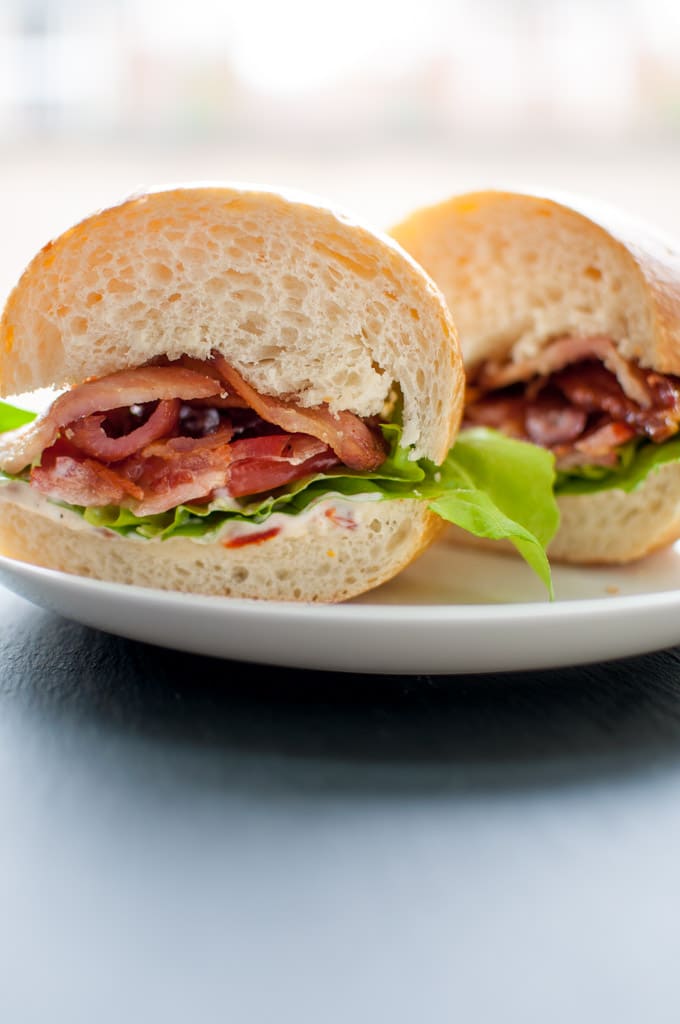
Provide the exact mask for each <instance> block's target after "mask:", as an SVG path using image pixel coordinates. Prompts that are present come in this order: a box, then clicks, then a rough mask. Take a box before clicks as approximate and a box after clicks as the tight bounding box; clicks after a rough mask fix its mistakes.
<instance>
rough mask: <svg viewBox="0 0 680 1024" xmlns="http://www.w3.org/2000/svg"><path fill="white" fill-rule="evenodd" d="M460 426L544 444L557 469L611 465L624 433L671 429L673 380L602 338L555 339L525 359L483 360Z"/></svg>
mask: <svg viewBox="0 0 680 1024" xmlns="http://www.w3.org/2000/svg"><path fill="white" fill-rule="evenodd" d="M464 425H465V426H488V427H493V428H495V429H497V430H501V431H503V432H504V433H506V434H508V435H509V436H511V437H516V438H519V439H521V440H527V441H531V442H533V443H534V444H538V445H541V446H542V447H545V448H548V449H550V450H551V451H552V452H553V453H554V454H555V460H556V465H557V468H558V469H567V468H571V467H575V466H579V465H602V466H615V465H616V463H617V459H618V456H617V451H618V449H619V448H620V446H621V445H622V444H625V443H626V442H627V441H630V440H631V439H632V438H634V437H642V438H647V439H648V440H651V441H653V442H656V443H659V442H661V441H665V440H667V439H668V438H669V437H672V436H673V435H674V434H676V433H677V432H678V428H679V425H680V378H678V377H674V376H671V375H665V374H659V373H656V372H654V371H652V370H646V369H645V368H643V367H640V366H637V365H636V364H634V363H631V362H628V361H626V360H625V359H623V357H622V356H621V355H620V353H619V352H618V350H617V349H616V347H615V346H614V343H613V342H612V341H611V340H610V339H608V338H603V337H595V338H572V337H568V338H561V339H558V340H556V341H555V342H553V343H552V344H551V345H549V346H547V347H546V348H545V349H544V350H543V352H541V353H540V354H539V355H538V356H536V357H534V358H533V359H531V360H522V361H519V362H517V363H508V364H498V363H487V364H486V365H485V366H483V367H482V368H481V369H480V371H479V372H478V373H477V375H476V376H475V377H474V379H473V380H472V381H471V386H470V390H469V400H468V402H467V404H466V409H465V418H464Z"/></svg>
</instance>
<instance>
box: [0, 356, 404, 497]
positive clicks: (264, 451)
mask: <svg viewBox="0 0 680 1024" xmlns="http://www.w3.org/2000/svg"><path fill="white" fill-rule="evenodd" d="M154 403H155V407H154ZM204 403H205V404H204ZM136 406H140V407H142V411H141V412H140V411H139V410H138V409H136V408H135V407H136ZM144 406H151V407H152V411H151V413H150V414H148V416H147V418H146V420H145V421H144V422H142V423H141V425H138V424H139V423H140V419H141V417H142V416H143V415H144V414H145V413H148V410H146V409H144V408H143V407H144ZM227 408H228V409H229V410H230V412H226V411H224V410H225V409H227ZM303 428H306V429H303ZM307 428H308V429H307ZM1 444H2V447H0V459H1V460H2V461H0V467H1V468H3V469H5V470H7V471H9V472H16V471H19V470H20V469H22V468H23V467H24V466H25V465H27V463H28V462H30V461H33V460H34V459H35V458H36V456H37V455H40V454H41V453H42V459H41V465H40V466H37V467H36V468H34V469H33V470H32V472H31V481H32V483H33V484H34V486H35V487H36V488H37V489H38V490H39V491H41V493H44V494H46V495H47V496H48V497H50V498H52V499H53V500H56V501H62V502H66V503H69V504H74V505H83V506H98V505H110V504H114V505H122V506H124V507H127V508H130V509H131V510H132V511H133V512H134V513H135V514H136V515H139V516H145V515H153V514H155V513H160V512H165V511H167V510H169V509H172V508H175V507H176V506H177V505H181V504H186V503H192V502H195V503H202V502H207V501H210V500H211V499H212V497H213V496H214V495H215V494H216V493H226V494H229V495H231V496H233V497H247V496H249V495H255V494H261V493H264V492H268V491H271V490H274V489H276V488H278V487H281V486H283V485H285V484H287V483H290V482H292V481H294V480H298V479H300V478H301V477H303V476H306V475H308V474H314V473H320V472H324V471H327V470H329V469H332V468H335V467H337V466H340V465H341V464H342V462H344V463H345V464H346V465H348V466H349V467H350V468H360V469H371V468H374V467H375V466H377V465H379V464H380V463H381V462H382V461H383V460H384V458H385V454H386V452H385V448H384V446H383V443H382V440H381V438H380V437H379V435H378V434H377V432H375V431H374V430H373V429H372V428H371V427H369V426H368V425H367V424H366V423H364V422H363V421H362V420H360V419H359V418H358V417H357V416H355V415H353V414H352V413H340V414H339V415H337V416H336V415H332V414H331V413H330V410H329V409H328V408H326V407H320V408H316V409H298V408H297V407H296V406H295V404H294V403H293V402H292V401H281V400H278V399H274V398H270V397H266V396H260V395H258V394H257V392H256V391H254V389H253V388H251V387H250V386H249V385H248V384H246V382H245V381H244V380H243V379H242V378H241V377H240V375H239V374H237V373H236V371H234V370H233V369H232V368H231V367H230V366H229V364H228V363H226V361H225V360H224V359H222V357H219V356H217V357H215V359H213V360H212V361H211V362H209V363H205V362H203V361H201V360H194V359H188V358H184V359H182V360H181V361H177V362H174V363H171V362H169V361H168V360H167V359H160V360H158V361H157V362H156V363H154V364H153V365H150V366H147V367H141V368H140V369H138V370H125V371H120V372H119V373H114V374H110V375H109V376H108V377H102V378H99V379H92V380H90V381H87V382H85V383H84V384H82V385H80V386H79V387H76V388H73V389H72V390H71V391H69V392H66V393H65V394H63V395H61V396H60V397H59V398H58V399H57V400H56V401H55V402H54V404H53V405H52V407H51V408H50V409H49V411H48V412H47V413H46V414H44V415H43V416H42V417H40V419H38V420H37V421H35V423H34V424H33V425H32V426H31V428H28V429H26V430H24V431H15V432H13V433H11V434H7V435H5V437H4V438H3V440H2V442H1Z"/></svg>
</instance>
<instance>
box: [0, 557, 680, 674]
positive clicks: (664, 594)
mask: <svg viewBox="0 0 680 1024" xmlns="http://www.w3.org/2000/svg"><path fill="white" fill-rule="evenodd" d="M554 579H555V588H556V600H555V601H554V602H552V603H551V602H549V601H548V599H547V597H546V596H545V592H544V591H543V589H542V587H541V585H540V583H538V581H537V580H536V579H535V577H534V576H533V574H532V573H531V572H530V570H529V569H528V568H527V567H526V566H525V564H524V562H522V561H521V560H520V559H519V558H514V557H512V556H509V555H506V554H502V553H496V552H489V551H482V550H473V549H471V548H465V547H457V546H455V545H453V544H451V543H445V542H442V543H439V544H437V545H435V546H434V547H432V548H430V550H429V551H427V552H426V553H425V554H424V555H423V556H421V557H420V558H419V559H418V560H417V561H416V562H414V563H413V565H411V566H410V567H409V568H408V569H407V570H406V571H405V572H403V573H402V574H401V575H400V576H398V577H396V578H395V579H394V580H392V581H390V582H389V583H387V584H385V585H384V586H382V587H379V588H378V589H376V590H374V591H372V592H370V593H368V594H364V595H362V596H361V597H360V598H356V599H355V600H353V601H350V602H347V603H345V604H340V605H310V604H297V603H279V602H265V601H250V600H234V599H230V598H217V597H195V596H191V595H186V594H174V593H167V592H164V591H160V590H150V589H145V588H142V587H130V586H124V585H120V584H112V583H102V582H100V581H97V580H90V579H83V578H80V577H78V576H70V575H67V574H64V573H59V572H54V571H52V570H49V569H40V568H37V567H35V566H31V565H26V564H24V563H21V562H16V561H13V560H12V559H8V558H2V557H0V580H1V581H2V582H3V583H4V584H5V585H6V586H7V587H8V588H9V589H10V590H12V591H14V592H15V593H17V594H19V595H21V596H22V597H25V598H27V599H28V600H29V601H32V602H33V603H34V604H37V605H40V606H42V607H44V608H47V609H50V610H53V611H56V612H58V613H59V614H61V615H64V616H66V617H67V618H70V619H73V620H75V621H77V622H81V623H84V624H85V625H88V626H93V627H95V628H97V629H102V630H105V631H106V632H109V633H113V634H116V635H119V636H124V637H129V638H132V639H135V640H142V641H146V642H147V643H151V644H156V645H160V646H163V647H170V648H174V649H176V650H184V651H191V652H194V653H198V654H205V655H211V656H214V657H218V658H230V659H235V660H241V661H247V662H257V663H263V664H271V665H281V666H287V667H296V668H304V669H321V670H330V671H335V672H365V673H387V674H416V675H421V674H422V675H449V674H451V675H455V674H459V673H468V672H472V673H478V672H498V671H515V670H522V669H535V668H554V667H558V666H560V665H577V664H584V663H587V662H595V661H603V660H609V659H615V658H621V657H625V656H627V655H633V654H641V653H644V652H647V651H652V650H659V649H661V648H664V647H670V646H672V645H674V644H676V643H680V589H678V588H680V551H679V550H677V549H670V550H668V551H665V552H663V553H659V554H656V555H653V556H652V557H650V558H647V559H645V560H644V561H643V562H639V563H638V564H636V565H633V566H627V567H622V568H613V569H611V568H608V569H588V570H585V569H577V568H572V567H554Z"/></svg>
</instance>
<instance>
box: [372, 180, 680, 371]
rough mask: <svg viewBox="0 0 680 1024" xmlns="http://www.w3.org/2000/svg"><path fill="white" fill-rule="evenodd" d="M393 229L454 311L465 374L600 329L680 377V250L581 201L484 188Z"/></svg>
mask: <svg viewBox="0 0 680 1024" xmlns="http://www.w3.org/2000/svg"><path fill="white" fill-rule="evenodd" d="M390 234H391V235H392V236H393V237H394V238H395V239H396V240H397V241H398V242H399V243H400V244H401V245H403V246H404V248H406V249H407V250H408V251H409V253H410V254H411V255H412V256H414V257H415V259H416V260H418V262H419V263H421V264H422V266H423V267H424V268H425V269H426V270H427V272H428V273H429V274H431V275H432V277H433V278H434V280H435V281H436V282H437V284H438V286H439V287H440V288H441V289H442V291H443V292H444V295H445V296H446V298H447V300H448V302H449V303H450V305H451V307H452V308H453V309H454V310H455V317H456V326H457V328H458V330H459V332H460V336H461V344H462V348H463V354H464V358H465V364H466V368H467V370H468V372H469V373H470V375H472V376H474V372H475V370H476V368H477V367H478V366H479V365H480V364H481V363H482V362H484V361H485V360H487V359H493V360H503V359H505V358H507V357H508V355H510V354H511V357H512V359H513V360H515V361H518V362H519V361H521V360H523V359H525V358H527V359H529V358H532V357H534V356H536V355H537V354H538V353H539V352H540V350H541V349H542V348H543V347H544V346H545V345H546V344H548V343H549V342H550V341H551V340H553V339H555V338H557V337H560V336H563V335H578V336H581V337H587V336H593V335H599V334H603V335H607V336H608V337H610V338H611V339H612V340H613V341H614V342H615V343H616V344H617V346H618V348H619V350H620V352H621V354H622V355H623V356H624V357H625V358H627V359H632V360H636V361H637V362H639V363H640V364H641V365H642V366H646V367H651V368H653V369H655V370H658V371H659V372H661V373H671V374H680V250H679V248H678V246H677V244H674V243H673V242H671V241H669V240H668V239H666V238H664V237H663V236H662V235H661V233H659V232H655V231H654V230H653V229H651V228H650V227H649V226H647V225H646V224H643V223H641V222H639V221H637V220H635V219H634V218H631V217H628V216H626V215H625V214H623V213H621V212H619V211H618V210H614V209H611V208H609V207H608V206H606V205H605V204H601V203H597V202H595V201H592V200H590V199H584V198H582V197H577V196H573V195H566V194H558V193H553V194H551V195H540V196H539V195H531V194H528V193H523V192H505V191H485V192H470V193H467V194H463V195H458V196H455V197H454V198H452V199H448V200H446V201H444V202H441V203H435V204H433V205H431V206H427V207H424V208H422V209H420V210H418V211H416V212H414V213H413V214H411V215H410V216H409V217H407V218H406V219H405V220H403V221H402V222H401V223H400V224H397V225H396V226H395V227H393V228H392V229H391V231H390Z"/></svg>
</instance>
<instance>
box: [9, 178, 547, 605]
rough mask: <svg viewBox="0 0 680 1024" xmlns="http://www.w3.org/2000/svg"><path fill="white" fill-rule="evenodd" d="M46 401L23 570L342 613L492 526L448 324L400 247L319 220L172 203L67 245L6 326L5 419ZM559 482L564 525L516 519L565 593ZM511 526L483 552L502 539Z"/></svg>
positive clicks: (152, 195) (279, 205) (23, 513)
mask: <svg viewBox="0 0 680 1024" xmlns="http://www.w3.org/2000/svg"><path fill="white" fill-rule="evenodd" d="M44 388H48V389H52V391H53V392H54V394H55V396H56V397H55V399H54V401H53V402H52V403H51V404H50V405H49V406H48V407H47V408H46V409H45V410H44V411H43V412H42V413H41V414H40V416H38V417H37V418H35V419H33V420H32V422H26V423H24V424H23V425H22V423H21V421H22V420H29V419H30V416H29V415H24V414H22V412H21V411H18V410H17V409H16V407H15V406H9V405H5V406H4V407H2V408H0V431H3V430H4V431H5V432H4V433H0V551H1V552H2V553H4V554H7V555H10V556H11V557H14V558H17V559H22V560H25V561H29V562H32V563H35V564H38V565H43V566H47V567H50V568H56V569H60V570H63V571H66V572H71V573H76V574H80V575H85V576H92V577H96V578H100V579H104V580H110V581H116V582H122V583H131V584H138V585H142V586H151V587H159V588H162V589H172V590H180V591H189V592H195V593H203V594H219V595H226V596H237V597H248V598H261V599H270V600H296V601H324V602H337V601H343V600H347V599H349V598H351V597H353V596H355V595H357V594H360V593H362V592H364V591H366V590H368V589H371V588H373V587H376V586H377V585H379V584H380V583H382V582H384V581H386V580H388V579H390V578H391V577H392V576H394V575H395V574H396V573H397V572H399V571H400V570H401V569H403V568H404V567H405V566H406V565H407V564H409V562H411V561H412V560H413V559H414V558H415V557H416V556H417V555H418V554H419V553H420V552H421V551H422V550H423V549H424V548H425V547H426V546H427V545H428V544H429V543H430V542H431V541H432V540H433V539H434V537H435V536H436V535H437V533H438V532H439V530H440V529H441V528H442V526H443V525H444V523H445V521H447V520H449V521H450V520H451V519H452V517H453V519H454V520H457V521H459V522H461V524H462V525H465V523H466V522H467V520H468V519H470V511H469V505H470V497H469V495H470V492H471V490H475V486H476V485H475V483H474V475H475V471H474V469H473V470H471V471H470V473H466V472H465V470H464V469H463V468H462V465H461V464H459V463H457V462H455V461H453V460H452V458H451V455H450V453H451V448H452V445H453V443H454V440H455V438H456V435H457V432H458V428H459V425H460V419H461V415H462V409H463V394H464V370H463V364H462V357H461V352H460V347H459V344H458V340H457V335H456V331H455V327H454V323H453V321H452V318H451V314H450V312H449V310H448V307H447V304H446V303H445V301H444V299H443V297H442V295H441V293H440V291H439V290H438V289H437V288H436V286H435V285H434V284H433V282H432V281H431V279H430V278H429V277H428V276H427V275H426V274H425V272H424V271H423V270H422V268H420V267H419V266H418V265H417V263H416V262H415V261H414V260H413V259H412V258H411V257H410V256H408V255H407V254H406V253H405V252H404V251H403V249H401V247H400V246H398V244H397V243H395V242H394V240H392V239H391V238H389V237H387V236H383V235H381V234H379V233H376V232H374V231H373V230H371V229H369V228H367V227H366V226H364V225H362V224H359V223H357V222H356V221H355V220H353V219H351V218H349V217H347V216H346V215H344V214H342V213H338V212H336V211H335V210H333V209H332V208H331V207H330V206H329V205H327V204H326V203H324V202H321V201H317V200H316V199H312V198H310V197H307V196H300V195H291V194H283V193H282V192H279V191H277V190H274V189H266V188H259V187H249V186H238V185H230V184H215V185H213V184H206V185H202V184H201V185H193V184H190V185H181V186H178V187H169V188H161V189H158V190H150V191H147V192H144V193H142V194H139V195H136V196H134V197H131V198H129V199H126V200H124V201H122V202H120V203H118V204H116V205H113V206H111V207H109V208H107V209H104V210H102V211H100V212H98V213H96V214H93V215H92V216H90V217H88V218H86V219H84V220H82V221H81V222H80V223H78V224H76V225H75V226H74V227H72V228H71V229H69V230H67V231H66V232H64V233H63V234H62V235H61V236H60V237H59V238H57V239H55V240H54V241H52V242H50V243H49V244H47V245H46V246H45V247H44V248H43V249H42V250H41V251H40V252H39V253H38V254H37V255H36V256H35V257H34V259H33V260H32V261H31V262H30V264H29V265H28V267H27V268H26V270H25V271H24V273H23V275H22V276H21V278H20V280H19V281H18V283H17V285H16V287H15V288H14V290H13V291H12V293H11V294H10V296H9V298H8V301H7V303H6V306H5V309H4V312H3V315H2V320H1V322H0V395H3V396H5V397H7V396H10V397H12V398H13V400H14V401H16V397H15V396H22V395H26V394H27V393H30V392H33V391H35V390H36V389H44ZM3 417H4V424H3ZM487 456H488V452H487V450H486V449H484V451H483V452H482V454H481V455H480V456H479V458H478V459H477V460H476V461H477V463H484V461H485V459H487ZM473 462H475V458H474V457H473ZM536 465H537V470H536V487H537V490H538V491H540V493H541V495H542V496H543V498H545V501H544V502H543V506H542V507H543V509H544V512H545V514H544V516H543V518H542V519H541V521H540V523H538V520H536V518H535V516H534V514H533V512H532V513H531V514H530V515H528V519H527V522H526V523H522V522H520V521H518V520H521V518H522V516H521V513H520V514H519V515H516V516H514V518H513V514H512V513H513V512H514V511H516V501H515V499H514V498H512V497H511V498H510V499H509V500H510V504H509V505H506V506H505V508H506V513H508V514H506V515H505V520H504V522H505V521H506V520H507V523H508V524H509V525H507V526H504V527H502V528H501V534H500V535H503V536H515V535H516V539H517V542H518V544H519V546H520V548H522V549H523V550H524V551H525V552H529V554H528V556H527V560H528V561H529V562H530V563H531V564H533V566H534V568H537V571H539V572H540V573H541V575H542V578H543V579H544V580H545V581H548V580H549V568H548V567H547V560H546V557H545V550H544V548H545V542H546V539H547V536H548V534H549V533H550V532H552V531H553V530H554V525H553V522H552V518H551V517H552V515H553V510H552V509H551V507H550V501H549V499H548V498H547V492H548V491H549V489H550V481H551V477H550V472H551V471H550V468H549V467H547V466H546V465H544V464H540V465H539V464H538V463H537V464H536ZM461 474H462V475H461ZM482 489H483V488H482ZM510 490H511V488H510ZM480 493H481V492H480ZM481 500H482V503H483V504H484V503H485V502H487V503H488V501H490V500H491V499H490V496H489V492H488V489H487V490H486V491H484V493H483V494H482V499H481ZM501 505H503V501H501ZM485 507H486V506H485ZM461 510H462V511H461ZM492 511H493V515H496V513H498V511H499V510H498V509H497V508H496V506H495V505H493V509H492ZM480 515H481V518H480ZM485 516H486V519H485ZM532 517H533V518H532ZM488 519H489V513H488V508H487V511H486V512H484V513H477V515H476V518H475V523H476V525H474V526H473V527H472V528H474V529H478V530H480V529H481V530H482V531H484V530H485V529H487V531H488V530H489V529H490V530H491V531H492V532H493V530H494V529H495V530H496V532H497V533H498V526H497V518H496V520H493V522H491V524H490V525H488V522H487V521H488ZM492 519H493V516H492ZM537 523H538V526H537ZM485 524H486V525H485ZM503 529H507V530H508V531H509V532H506V533H505V534H504V533H503Z"/></svg>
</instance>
